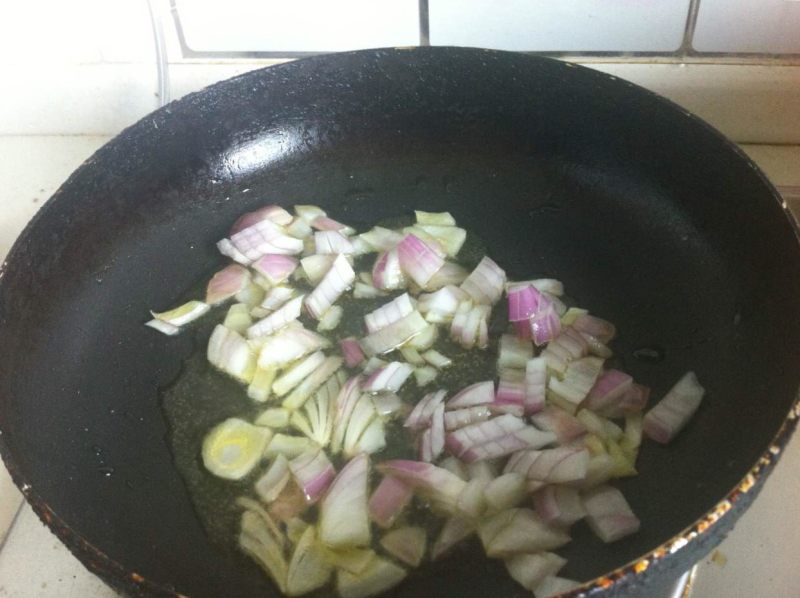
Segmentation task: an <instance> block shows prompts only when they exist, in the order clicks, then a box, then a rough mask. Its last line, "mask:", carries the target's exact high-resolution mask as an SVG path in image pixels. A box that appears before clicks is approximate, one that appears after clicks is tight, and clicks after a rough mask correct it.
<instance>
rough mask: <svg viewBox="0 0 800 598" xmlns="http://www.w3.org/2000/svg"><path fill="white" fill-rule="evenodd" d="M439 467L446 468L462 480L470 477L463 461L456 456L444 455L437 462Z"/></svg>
mask: <svg viewBox="0 0 800 598" xmlns="http://www.w3.org/2000/svg"><path fill="white" fill-rule="evenodd" d="M439 467H441V468H442V469H446V470H447V471H449V472H450V473H452V474H454V475H457V476H458V477H460V478H461V479H462V480H464V481H467V480H469V478H470V472H469V470H468V469H467V466H466V465H465V464H464V463H463V461H461V460H460V459H457V458H456V457H453V456H450V457H445V458H444V459H442V462H441V463H439Z"/></svg>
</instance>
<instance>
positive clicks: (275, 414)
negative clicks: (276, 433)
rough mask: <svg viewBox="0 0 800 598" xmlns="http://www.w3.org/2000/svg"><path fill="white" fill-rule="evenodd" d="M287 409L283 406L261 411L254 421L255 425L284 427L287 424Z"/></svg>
mask: <svg viewBox="0 0 800 598" xmlns="http://www.w3.org/2000/svg"><path fill="white" fill-rule="evenodd" d="M289 415H290V412H289V410H288V409H284V408H283V407H273V408H272V409H267V410H265V411H262V412H261V415H259V416H258V417H257V418H256V421H255V422H254V423H255V424H256V425H257V426H266V427H268V428H285V427H286V426H288V425H289Z"/></svg>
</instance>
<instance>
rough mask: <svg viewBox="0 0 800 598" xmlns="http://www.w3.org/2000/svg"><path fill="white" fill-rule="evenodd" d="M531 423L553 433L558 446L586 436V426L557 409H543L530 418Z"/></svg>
mask: <svg viewBox="0 0 800 598" xmlns="http://www.w3.org/2000/svg"><path fill="white" fill-rule="evenodd" d="M531 422H532V423H533V424H534V425H535V426H536V427H537V428H539V429H540V430H547V431H548V432H553V434H555V435H556V439H557V441H558V443H559V444H567V443H568V442H572V441H573V440H575V439H576V438H580V437H581V436H583V435H584V434H586V426H584V425H583V424H582V423H581V421H580V420H579V419H576V418H575V416H573V415H571V414H569V413H567V412H566V411H564V410H563V409H560V408H558V407H550V406H548V407H545V408H544V409H542V410H541V411H539V412H538V413H535V414H534V415H532V416H531Z"/></svg>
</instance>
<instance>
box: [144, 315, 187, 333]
mask: <svg viewBox="0 0 800 598" xmlns="http://www.w3.org/2000/svg"><path fill="white" fill-rule="evenodd" d="M144 325H145V326H149V327H150V328H152V329H154V330H158V331H159V332H161V333H162V334H166V335H167V336H175V335H176V334H178V333H179V332H180V331H181V329H180V328H179V327H178V326H173V325H172V324H168V323H167V322H162V321H161V320H156V319H155V318H153V319H152V320H149V321H147V322H145V323H144Z"/></svg>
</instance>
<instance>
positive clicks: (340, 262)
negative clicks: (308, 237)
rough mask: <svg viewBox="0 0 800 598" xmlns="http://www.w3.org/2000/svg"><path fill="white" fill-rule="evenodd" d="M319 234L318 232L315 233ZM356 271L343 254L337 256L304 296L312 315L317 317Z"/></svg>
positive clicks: (347, 285)
mask: <svg viewBox="0 0 800 598" xmlns="http://www.w3.org/2000/svg"><path fill="white" fill-rule="evenodd" d="M317 234H320V233H317ZM355 278H356V273H355V272H354V271H353V267H352V266H351V265H350V262H348V261H347V258H345V257H344V256H343V255H339V256H337V258H336V259H335V260H334V262H333V265H332V266H331V269H330V270H328V273H327V274H325V276H324V277H323V278H322V281H320V283H319V284H318V285H317V287H316V288H315V289H314V290H313V291H311V294H310V295H308V297H306V300H305V305H306V309H307V310H308V312H309V313H310V314H311V316H312V317H314V318H317V319H319V318H320V317H321V316H322V315H323V314H324V313H325V312H326V311H327V310H328V308H329V307H330V306H331V305H333V303H334V302H335V301H336V300H337V299H338V298H339V296H340V295H341V294H342V293H344V292H345V291H346V290H347V288H348V287H349V286H350V285H351V284H353V281H354V280H355Z"/></svg>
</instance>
